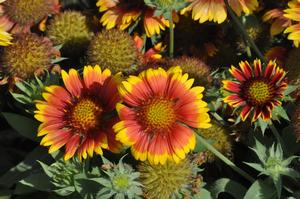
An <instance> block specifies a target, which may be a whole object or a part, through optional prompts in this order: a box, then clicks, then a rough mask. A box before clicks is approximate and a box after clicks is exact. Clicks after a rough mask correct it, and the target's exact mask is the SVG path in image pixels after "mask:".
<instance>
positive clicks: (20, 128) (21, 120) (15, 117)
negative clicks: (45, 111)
mask: <svg viewBox="0 0 300 199" xmlns="http://www.w3.org/2000/svg"><path fill="white" fill-rule="evenodd" d="M2 115H3V116H4V118H5V119H6V121H7V122H8V123H9V125H10V126H11V127H12V128H13V129H14V130H16V131H17V132H18V133H19V134H21V135H22V136H24V137H26V138H29V139H31V140H33V141H39V139H38V137H37V136H36V135H37V129H38V126H39V123H38V122H37V121H36V120H33V119H31V118H28V117H25V116H22V115H19V114H15V113H2Z"/></svg>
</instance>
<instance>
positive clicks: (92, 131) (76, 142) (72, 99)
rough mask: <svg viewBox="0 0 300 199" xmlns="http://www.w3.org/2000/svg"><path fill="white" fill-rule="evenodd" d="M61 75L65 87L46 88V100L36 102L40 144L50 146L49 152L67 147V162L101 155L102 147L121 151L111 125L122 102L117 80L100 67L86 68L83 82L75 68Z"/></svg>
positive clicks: (116, 120)
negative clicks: (119, 102)
mask: <svg viewBox="0 0 300 199" xmlns="http://www.w3.org/2000/svg"><path fill="white" fill-rule="evenodd" d="M61 73H62V79H63V82H64V85H65V87H61V86H49V87H46V89H45V92H44V93H43V98H44V100H43V101H37V102H36V108H37V111H35V118H36V119H37V120H38V121H40V122H42V124H41V125H40V126H39V129H38V136H44V137H43V139H42V140H41V145H43V146H50V148H49V153H52V152H55V151H57V150H58V149H60V148H61V147H63V146H65V155H64V159H65V160H68V159H70V158H71V157H73V156H74V155H75V153H77V155H78V158H79V159H80V160H81V159H82V158H84V159H86V158H87V156H89V157H92V156H93V154H94V153H96V154H102V153H103V151H102V148H104V149H108V150H110V151H113V152H118V151H119V149H120V148H121V143H120V142H118V141H116V140H115V133H114V131H113V129H112V126H113V125H114V124H115V123H116V122H118V121H119V119H118V117H115V116H113V114H111V112H112V111H113V110H114V109H115V105H116V103H117V102H118V101H119V100H120V97H119V94H118V90H117V85H118V84H117V79H116V78H117V77H115V76H112V75H111V72H110V70H108V69H105V70H104V71H102V70H101V68H100V67H99V66H95V67H92V66H86V67H84V70H83V80H81V78H80V77H79V74H78V72H77V71H76V70H75V69H70V71H69V73H67V72H66V71H64V70H62V72H61Z"/></svg>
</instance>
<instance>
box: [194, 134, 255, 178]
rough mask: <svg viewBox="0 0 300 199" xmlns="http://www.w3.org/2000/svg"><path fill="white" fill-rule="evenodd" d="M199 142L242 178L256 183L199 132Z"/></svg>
mask: <svg viewBox="0 0 300 199" xmlns="http://www.w3.org/2000/svg"><path fill="white" fill-rule="evenodd" d="M197 136H198V141H200V143H201V144H202V145H203V146H204V147H205V148H206V149H208V150H209V151H210V152H212V153H213V154H214V155H215V156H216V157H218V158H219V159H220V160H222V161H223V162H224V163H225V164H227V165H228V166H229V167H230V168H232V169H233V170H234V171H236V172H237V173H239V174H240V175H241V176H243V177H244V178H245V179H247V180H249V181H250V182H254V181H255V179H254V178H253V177H251V176H250V175H249V174H248V173H246V172H245V171H243V170H242V169H240V168H239V167H237V166H236V165H235V164H234V163H233V162H232V161H231V160H229V159H228V158H227V157H225V156H224V155H223V154H222V153H220V152H219V151H218V150H217V149H215V147H213V146H212V145H211V144H210V143H209V142H207V141H206V140H205V139H204V138H203V137H201V135H199V132H198V131H197Z"/></svg>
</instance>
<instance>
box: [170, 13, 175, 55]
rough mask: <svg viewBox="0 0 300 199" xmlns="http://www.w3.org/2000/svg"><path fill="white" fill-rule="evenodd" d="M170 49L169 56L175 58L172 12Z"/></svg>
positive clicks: (171, 18) (171, 17)
mask: <svg viewBox="0 0 300 199" xmlns="http://www.w3.org/2000/svg"><path fill="white" fill-rule="evenodd" d="M169 21H170V48H169V56H170V57H171V58H173V56H174V21H173V16H172V11H171V14H170V19H169Z"/></svg>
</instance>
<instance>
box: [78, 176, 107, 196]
mask: <svg viewBox="0 0 300 199" xmlns="http://www.w3.org/2000/svg"><path fill="white" fill-rule="evenodd" d="M74 178H75V181H74V186H75V190H76V191H77V192H78V193H79V194H80V195H81V196H82V197H83V198H84V199H93V198H94V195H95V194H96V193H97V192H98V191H99V189H100V188H101V187H102V186H100V185H99V184H98V183H97V182H95V181H93V180H90V179H87V177H86V176H85V175H84V174H78V175H76V176H74Z"/></svg>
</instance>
